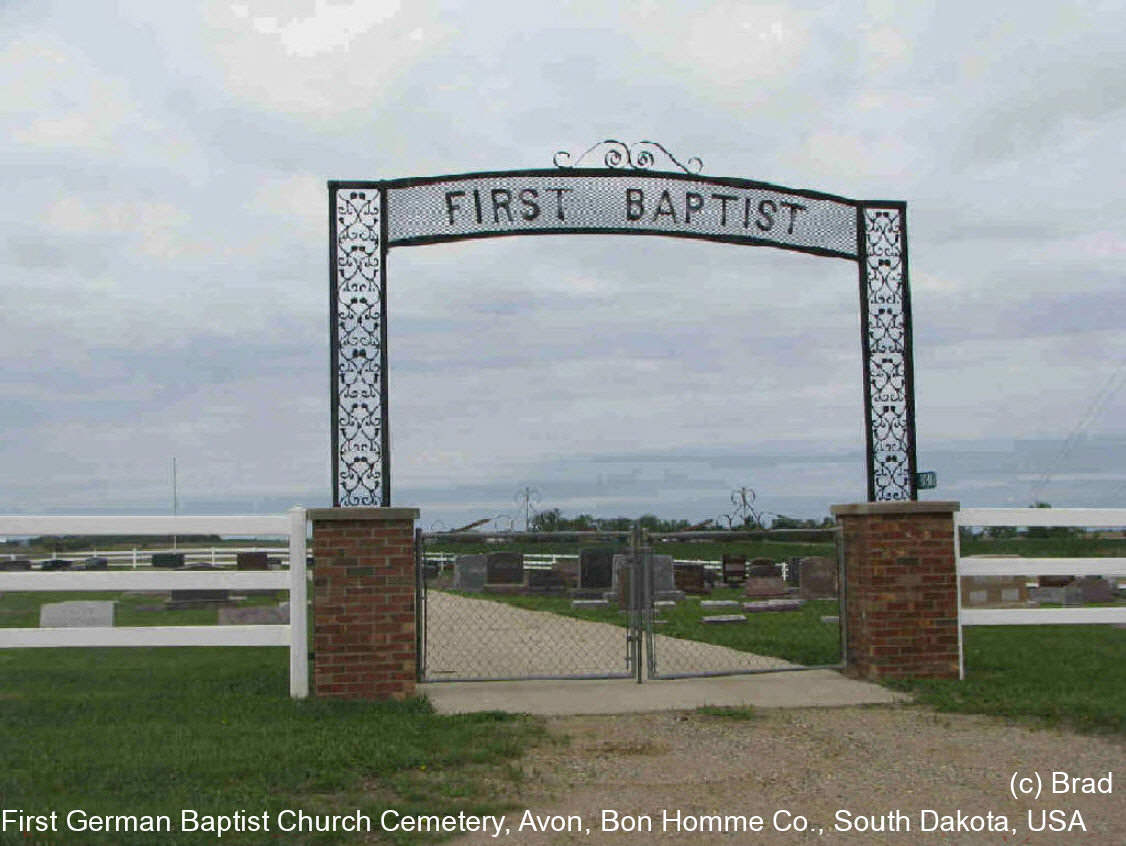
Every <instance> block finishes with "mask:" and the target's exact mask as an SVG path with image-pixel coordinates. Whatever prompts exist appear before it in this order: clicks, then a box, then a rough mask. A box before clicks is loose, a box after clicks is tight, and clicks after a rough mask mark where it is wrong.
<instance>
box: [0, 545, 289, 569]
mask: <svg viewBox="0 0 1126 846" xmlns="http://www.w3.org/2000/svg"><path fill="white" fill-rule="evenodd" d="M169 552H174V553H178V554H180V555H183V556H184V566H185V567H191V566H193V565H198V564H210V565H211V566H212V567H234V566H235V564H236V563H237V561H238V555H239V553H240V552H265V553H266V554H267V555H269V556H270V557H271V558H277V559H278V562H279V563H282V564H285V563H288V555H289V548H288V547H285V546H208V547H195V546H180V547H171V546H164V547H153V548H151V549H137V548H130V549H98V548H97V547H92V548H90V549H78V550H71V549H68V550H65V551H64V550H60V551H58V552H53V553H50V554H46V555H43V554H40V555H36V556H35V557H34V558H31V559H29V560H30V561H31V563H32V564H36V563H42V562H43V561H48V560H51V559H55V558H62V559H65V560H68V561H73V562H74V563H75V564H80V563H82V561H83V560H84V559H86V558H104V559H106V563H107V564H108V565H109V566H110V567H133V568H134V569H135V568H137V567H151V566H152V556H153V555H154V554H156V555H160V554H162V553H169ZM27 557H28V556H27V555H26V554H19V553H12V552H7V553H4V554H3V555H0V561H3V560H5V559H8V560H14V559H18V558H27Z"/></svg>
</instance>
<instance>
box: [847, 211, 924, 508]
mask: <svg viewBox="0 0 1126 846" xmlns="http://www.w3.org/2000/svg"><path fill="white" fill-rule="evenodd" d="M860 223H861V224H862V225H863V247H862V251H861V260H860V263H859V264H860V274H861V292H862V293H861V296H862V301H861V309H862V312H863V314H864V326H863V327H862V331H863V332H864V336H863V349H864V378H865V385H864V393H865V403H864V406H865V416H866V418H867V426H868V431H867V439H868V499H869V500H872V501H880V500H897V499H915V493H916V491H915V410H914V396H913V394H914V391H913V386H912V382H913V379H912V366H911V309H910V299H909V294H908V289H907V239H906V221H905V208H904V207H903V206H902V205H896V206H887V207H875V206H870V205H869V206H864V207H862V209H861V219H860Z"/></svg>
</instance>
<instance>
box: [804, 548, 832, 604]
mask: <svg viewBox="0 0 1126 846" xmlns="http://www.w3.org/2000/svg"><path fill="white" fill-rule="evenodd" d="M798 567H799V572H800V573H801V575H800V576H799V578H798V588H799V591H800V593H799V595H800V596H801V597H802V598H803V599H831V598H833V597H835V596H836V595H837V562H836V561H834V560H833V559H831V558H824V557H822V556H819V555H814V556H811V557H809V558H803V559H801V563H800V564H799V565H798Z"/></svg>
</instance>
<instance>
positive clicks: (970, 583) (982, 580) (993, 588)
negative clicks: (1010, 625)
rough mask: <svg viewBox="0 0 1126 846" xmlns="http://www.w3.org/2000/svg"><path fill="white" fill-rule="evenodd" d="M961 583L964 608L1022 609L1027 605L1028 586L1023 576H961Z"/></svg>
mask: <svg viewBox="0 0 1126 846" xmlns="http://www.w3.org/2000/svg"><path fill="white" fill-rule="evenodd" d="M961 582H962V606H963V607H964V608H981V607H983V606H992V607H1004V606H1006V605H1007V606H1011V607H1024V606H1025V605H1027V604H1028V600H1029V593H1028V585H1027V583H1026V582H1027V579H1026V578H1025V577H1024V576H963V577H962V579H961Z"/></svg>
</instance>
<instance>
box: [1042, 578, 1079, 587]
mask: <svg viewBox="0 0 1126 846" xmlns="http://www.w3.org/2000/svg"><path fill="white" fill-rule="evenodd" d="M1073 581H1075V576H1040V578H1039V579H1038V580H1037V584H1038V585H1039V586H1040V587H1067V586H1068V585H1069V584H1071V583H1072V582H1073Z"/></svg>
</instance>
